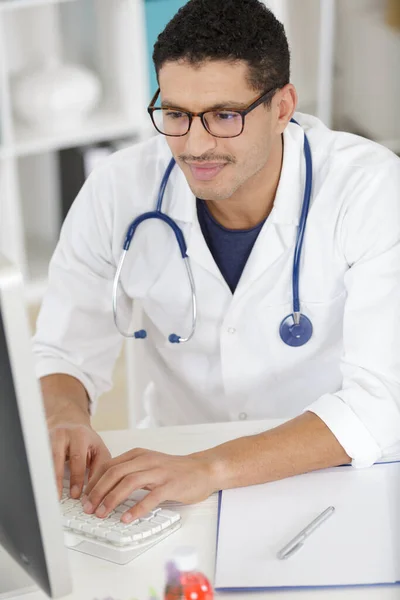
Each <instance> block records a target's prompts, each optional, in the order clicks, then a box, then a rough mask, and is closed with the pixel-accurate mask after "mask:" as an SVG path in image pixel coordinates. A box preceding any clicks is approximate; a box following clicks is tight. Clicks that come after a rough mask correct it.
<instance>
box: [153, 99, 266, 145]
mask: <svg viewBox="0 0 400 600" xmlns="http://www.w3.org/2000/svg"><path fill="white" fill-rule="evenodd" d="M275 91H276V88H272V89H270V90H268V91H267V92H265V93H264V94H263V95H262V96H260V97H259V98H257V100H255V101H254V102H252V104H250V105H249V106H248V107H247V108H244V109H242V110H229V109H224V108H223V109H218V110H207V111H205V112H200V113H198V112H197V113H196V112H188V111H185V110H180V109H177V108H174V107H160V108H158V107H155V106H154V105H155V103H156V102H157V99H158V96H159V95H160V89H158V90H157V92H156V94H155V96H154V98H153V100H152V101H151V102H150V105H149V107H148V109H147V111H148V113H149V115H150V117H151V120H152V121H153V125H154V127H155V128H156V129H157V131H158V132H159V133H162V134H163V135H167V136H171V137H182V136H184V135H186V134H187V133H189V131H190V128H191V126H192V122H193V118H194V117H200V119H201V122H202V123H203V126H204V128H205V129H206V130H207V131H208V133H210V134H211V135H213V136H214V137H218V138H234V137H238V136H239V135H241V134H242V133H243V130H244V125H245V119H246V115H248V114H249V113H250V112H251V111H252V110H254V109H255V108H257V106H260V104H263V102H265V101H266V100H267V98H268V96H270V95H271V94H272V93H273V92H275Z"/></svg>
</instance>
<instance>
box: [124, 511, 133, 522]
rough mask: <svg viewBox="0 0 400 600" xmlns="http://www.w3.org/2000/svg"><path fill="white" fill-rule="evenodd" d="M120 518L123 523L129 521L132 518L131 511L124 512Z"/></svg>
mask: <svg viewBox="0 0 400 600" xmlns="http://www.w3.org/2000/svg"><path fill="white" fill-rule="evenodd" d="M122 520H123V522H124V523H130V522H131V521H132V520H133V517H132V515H131V513H126V514H125V515H124V516H123V517H122Z"/></svg>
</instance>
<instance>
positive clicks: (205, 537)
mask: <svg viewBox="0 0 400 600" xmlns="http://www.w3.org/2000/svg"><path fill="white" fill-rule="evenodd" d="M276 424H277V422H273V421H268V422H260V421H259V422H252V423H251V422H243V423H226V424H222V425H221V424H217V425H202V426H197V425H196V426H188V427H170V428H165V429H149V430H131V431H114V432H107V433H104V434H102V437H103V439H104V441H105V442H106V444H107V445H108V447H109V448H110V451H111V453H112V454H113V455H117V454H121V453H122V452H125V451H127V450H129V449H130V448H134V447H145V448H150V449H153V450H159V451H162V452H167V453H170V454H187V453H190V452H196V451H199V450H202V449H205V448H209V447H212V446H215V445H217V444H219V443H222V442H224V441H227V440H229V439H233V438H235V437H239V436H240V435H248V434H251V433H258V432H261V431H264V430H265V429H268V428H270V427H272V426H274V425H276ZM217 500H218V496H217V495H214V496H212V497H211V498H209V499H208V500H206V501H205V502H203V503H201V504H199V505H196V506H187V507H186V506H185V507H182V508H180V509H179V510H180V512H181V514H182V521H183V522H182V528H181V529H180V530H179V531H178V532H176V533H174V534H172V535H171V536H170V537H168V538H167V539H166V540H164V541H163V542H161V543H160V544H157V545H156V546H154V547H153V548H152V549H150V550H149V551H148V552H146V553H144V554H142V555H141V556H139V557H138V558H137V559H135V560H134V561H132V562H131V563H130V564H128V565H126V566H123V567H121V566H118V565H114V564H111V563H107V562H104V561H101V560H98V559H94V558H92V557H90V556H86V555H84V554H80V553H79V552H74V551H72V550H70V551H69V552H68V554H69V557H70V565H71V569H72V574H73V582H74V593H73V594H72V595H71V596H70V597H69V600H94V599H95V598H97V599H98V600H105V599H106V598H113V599H114V600H133V599H137V600H148V597H149V588H150V587H154V589H155V590H156V591H157V592H158V593H159V594H160V597H161V596H162V590H163V585H164V565H165V562H166V561H167V560H168V558H169V557H170V556H171V554H172V552H173V550H174V548H175V547H177V546H180V545H187V544H190V545H193V546H196V547H197V549H198V553H199V558H200V565H201V569H202V571H203V572H204V573H205V574H206V575H207V576H208V577H209V578H210V579H211V581H213V574H214V561H215V545H216V544H215V541H216V525H217ZM371 543H373V541H371ZM355 560H356V558H355ZM220 596H221V597H224V598H226V599H227V600H231V599H235V600H242V599H243V598H249V597H251V598H253V599H257V598H260V599H261V598H268V599H276V598H279V599H280V600H287V599H291V600H292V599H294V598H299V600H305V599H312V600H317V599H318V600H320V599H324V600H325V599H332V600H335V599H336V598H338V599H339V600H361V599H362V600H378V599H379V600H394V599H396V600H400V586H387V587H375V588H374V587H369V588H367V587H366V588H347V589H344V588H339V589H331V590H321V589H319V590H304V591H292V592H288V591H285V592H277V593H275V592H267V593H256V594H254V593H253V594H250V593H249V594H220ZM44 598H45V596H44V595H43V594H42V593H40V592H34V593H31V594H27V595H25V596H21V597H20V599H21V600H23V599H25V600H44Z"/></svg>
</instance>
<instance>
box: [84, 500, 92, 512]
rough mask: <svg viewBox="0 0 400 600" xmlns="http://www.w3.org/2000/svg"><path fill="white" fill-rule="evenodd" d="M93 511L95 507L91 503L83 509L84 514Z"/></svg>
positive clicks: (87, 503) (86, 503)
mask: <svg viewBox="0 0 400 600" xmlns="http://www.w3.org/2000/svg"><path fill="white" fill-rule="evenodd" d="M92 511H93V506H92V503H91V502H85V505H84V507H83V512H85V513H91V512H92Z"/></svg>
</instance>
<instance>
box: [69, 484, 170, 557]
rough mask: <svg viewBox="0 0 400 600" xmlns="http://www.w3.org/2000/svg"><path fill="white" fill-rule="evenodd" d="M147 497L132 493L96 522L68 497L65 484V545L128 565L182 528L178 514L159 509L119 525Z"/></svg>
mask: <svg viewBox="0 0 400 600" xmlns="http://www.w3.org/2000/svg"><path fill="white" fill-rule="evenodd" d="M146 494H147V492H145V491H143V490H139V491H137V492H135V493H134V494H132V495H131V496H130V497H129V499H128V500H126V501H125V502H124V504H121V505H120V506H118V507H117V508H116V509H115V510H114V511H112V512H111V514H110V515H109V516H108V517H107V518H106V519H99V518H98V517H96V516H95V515H87V514H86V513H85V512H83V509H82V504H81V501H80V500H74V499H72V498H70V496H69V482H68V481H65V482H64V488H63V493H62V498H61V513H62V522H63V527H64V534H65V544H66V546H68V548H71V549H73V550H78V551H79V552H84V553H85V554H90V555H91V556H96V557H98V558H103V559H104V560H108V561H110V562H115V563H118V564H120V565H123V564H126V563H128V562H130V561H131V560H132V559H133V558H136V557H137V556H139V554H142V552H145V550H148V549H149V548H151V547H152V546H153V545H154V544H157V543H158V542H160V541H161V540H163V539H164V538H165V537H167V536H168V535H170V534H171V533H173V532H174V531H176V530H177V529H179V527H180V525H181V517H180V514H179V513H177V512H175V511H172V510H168V509H165V508H162V507H159V508H157V509H155V510H153V511H152V512H150V513H148V514H147V515H145V516H144V517H142V518H141V519H136V521H133V522H132V523H129V524H125V523H121V516H122V514H123V513H124V512H125V511H127V510H128V509H129V508H131V507H132V506H134V505H135V504H136V503H137V502H139V501H140V500H141V499H142V498H143V496H144V495H146Z"/></svg>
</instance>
